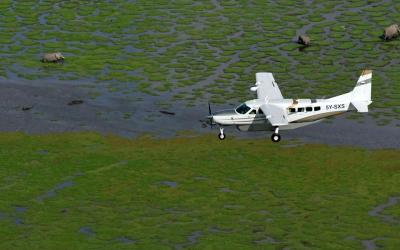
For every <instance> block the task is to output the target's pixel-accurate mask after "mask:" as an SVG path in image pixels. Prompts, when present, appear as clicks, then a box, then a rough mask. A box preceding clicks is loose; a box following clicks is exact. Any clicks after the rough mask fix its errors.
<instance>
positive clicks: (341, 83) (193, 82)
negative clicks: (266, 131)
mask: <svg viewBox="0 0 400 250" xmlns="http://www.w3.org/2000/svg"><path fill="white" fill-rule="evenodd" d="M399 10H400V4H399V3H398V1H394V0H388V1H373V0H372V1H368V3H366V2H365V1H362V0H354V1H345V2H344V1H338V0H334V1H306V2H304V1H294V0H285V1H261V0H260V1H251V3H249V2H248V1H216V0H214V1H189V0H179V1H159V0H157V1H142V0H140V1H112V0H111V1H86V2H82V1H55V0H48V1H29V0H24V1H12V0H3V1H1V3H0V32H1V36H0V56H1V61H0V79H1V77H3V78H17V79H57V80H68V81H75V80H76V81H83V82H85V83H91V84H93V85H95V86H96V85H106V86H108V90H109V91H111V92H121V93H123V94H126V95H129V94H130V93H136V92H139V93H143V94H145V95H163V96H166V100H167V101H169V102H175V101H182V102H184V103H186V104H188V105H195V104H196V103H197V102H198V101H201V100H202V101H204V100H211V101H212V102H214V103H226V102H233V101H235V102H236V101H238V100H245V99H248V98H251V97H252V94H251V93H249V91H248V87H249V86H250V85H251V84H252V83H254V81H255V79H254V75H255V73H256V72H257V71H269V72H273V73H274V74H275V77H276V79H277V82H278V83H279V84H280V85H281V88H282V91H283V93H284V95H285V96H287V97H293V98H297V97H303V98H310V97H311V98H315V97H323V96H332V95H337V94H338V93H341V92H345V91H349V90H351V89H352V88H353V86H354V84H355V83H356V80H357V78H358V75H359V73H360V72H361V70H362V69H365V68H370V69H373V70H374V72H375V73H374V80H373V86H374V88H373V100H374V104H373V106H372V108H376V109H380V111H381V112H378V113H377V115H376V116H377V117H376V118H377V119H381V120H382V119H384V120H386V123H387V122H388V121H390V120H393V119H398V118H400V110H399V105H400V102H399V100H400V84H399V82H400V73H399V72H400V70H399V67H398V64H399V52H398V51H399V46H400V39H397V40H394V41H390V42H385V41H382V40H381V39H380V38H379V36H380V35H381V34H382V33H383V28H384V27H386V26H388V25H390V24H392V23H395V22H400V15H399ZM300 33H307V34H308V35H309V36H310V37H311V39H312V46H311V47H309V48H306V49H303V50H302V49H300V48H299V45H297V44H295V43H294V41H295V40H296V36H297V35H298V34H300ZM53 51H61V52H62V53H63V54H64V55H65V56H66V58H67V59H66V62H65V64H64V65H58V64H54V65H52V64H45V65H44V64H42V63H40V62H39V59H40V58H41V55H42V54H43V53H45V52H53Z"/></svg>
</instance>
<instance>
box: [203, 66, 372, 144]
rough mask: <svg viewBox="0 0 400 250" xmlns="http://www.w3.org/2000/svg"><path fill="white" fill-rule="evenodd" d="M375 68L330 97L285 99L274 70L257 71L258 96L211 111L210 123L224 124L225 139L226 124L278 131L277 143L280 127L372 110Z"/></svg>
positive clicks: (306, 123) (255, 88) (289, 126)
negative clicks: (230, 106)
mask: <svg viewBox="0 0 400 250" xmlns="http://www.w3.org/2000/svg"><path fill="white" fill-rule="evenodd" d="M371 81H372V71H371V70H364V71H363V72H362V74H361V76H360V78H359V79H358V81H357V85H356V86H355V88H354V89H353V90H352V91H350V92H348V93H346V94H343V95H339V96H335V97H332V98H329V99H284V98H283V96H282V94H281V91H280V90H279V87H278V84H277V83H276V82H275V80H274V77H273V75H272V73H266V72H260V73H256V83H255V86H254V87H252V88H250V90H251V91H256V92H257V99H254V100H250V101H247V102H245V103H242V104H240V105H239V106H238V107H237V108H236V109H234V110H228V111H226V110H225V111H219V112H216V113H214V114H212V113H211V108H210V105H209V106H208V108H209V116H208V118H209V119H210V124H211V125H214V124H217V125H219V126H220V133H219V134H218V138H219V139H220V140H224V139H225V137H226V135H225V133H224V126H230V125H233V126H236V127H237V128H238V129H239V130H240V131H274V133H273V134H272V136H271V140H272V141H273V142H279V141H280V140H281V136H280V134H279V130H288V129H295V128H299V127H303V126H307V125H310V124H313V123H316V122H319V121H321V120H322V119H323V118H326V117H329V116H333V115H338V114H342V113H345V112H347V111H350V110H357V111H358V112H368V105H369V104H371V103H372V101H371Z"/></svg>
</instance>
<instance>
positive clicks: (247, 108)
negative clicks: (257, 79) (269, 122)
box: [236, 103, 250, 114]
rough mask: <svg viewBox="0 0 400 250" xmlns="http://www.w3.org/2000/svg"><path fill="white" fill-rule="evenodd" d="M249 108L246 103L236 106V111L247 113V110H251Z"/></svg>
mask: <svg viewBox="0 0 400 250" xmlns="http://www.w3.org/2000/svg"><path fill="white" fill-rule="evenodd" d="M249 110H250V107H249V106H247V105H246V104H245V103H243V104H241V105H240V106H239V107H237V108H236V112H238V113H239V114H246V113H247V112H249Z"/></svg>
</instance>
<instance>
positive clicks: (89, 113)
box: [0, 80, 400, 148]
mask: <svg viewBox="0 0 400 250" xmlns="http://www.w3.org/2000/svg"><path fill="white" fill-rule="evenodd" d="M0 89H1V91H0V97H1V98H0V115H1V117H3V119H1V121H0V130H1V131H8V132H15V131H19V132H25V133H31V134H45V133H49V132H67V131H96V132H100V133H103V134H107V133H113V134H118V135H121V136H125V137H130V138H132V137H136V136H140V135H142V134H144V133H149V134H152V135H153V136H155V137H160V138H162V137H171V136H175V135H176V134H179V133H180V131H192V132H195V133H215V134H217V133H218V131H217V130H218V129H217V128H215V127H214V129H213V130H212V129H210V127H208V126H205V124H204V120H205V116H206V115H207V112H208V110H207V104H206V103H199V105H196V106H195V107H186V106H185V105H184V104H183V103H181V102H177V103H175V104H169V105H167V106H165V105H160V104H159V102H160V101H161V99H162V98H160V97H146V98H143V96H142V95H141V94H135V95H133V94H132V95H131V96H121V95H119V94H115V93H114V94H112V93H107V92H104V93H103V95H102V97H101V98H100V97H97V98H92V97H91V95H90V93H91V91H92V88H91V87H88V86H87V85H86V84H84V83H75V84H72V83H63V82H54V81H23V80H19V81H10V80H2V81H1V80H0ZM73 100H85V101H84V102H83V103H80V104H77V105H68V104H69V103H70V102H71V101H73ZM24 106H32V108H31V109H30V110H22V107H24ZM234 107H235V105H234V104H232V105H230V104H224V105H212V109H213V110H218V109H226V108H234ZM161 108H164V109H166V108H167V109H168V110H169V111H170V112H174V115H169V114H163V113H160V109H161ZM379 112H380V110H377V109H372V110H371V111H370V114H368V115H360V114H354V113H348V114H346V115H342V116H338V117H334V118H332V119H329V120H326V121H324V122H321V123H317V124H314V125H311V126H309V127H305V128H300V129H297V130H291V131H282V136H283V141H292V140H298V141H299V142H302V143H323V144H331V145H353V146H362V147H366V148H399V146H400V138H399V129H400V127H399V122H398V121H397V120H396V121H392V122H391V123H389V124H380V123H379V122H377V120H375V119H373V118H372V117H371V116H374V115H375V114H376V113H379ZM354 115H356V116H357V118H356V119H353V116H354ZM226 133H227V135H228V136H229V137H230V136H235V137H240V138H265V139H266V140H269V137H270V134H271V132H268V131H265V132H240V131H237V130H236V129H235V128H234V127H232V128H228V129H227V130H226ZM216 138H217V137H216ZM228 139H229V138H228ZM291 144H293V143H288V144H285V145H282V147H291V146H293V145H291ZM294 145H295V146H296V145H301V143H294Z"/></svg>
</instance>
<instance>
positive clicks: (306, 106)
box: [213, 99, 352, 131]
mask: <svg viewBox="0 0 400 250" xmlns="http://www.w3.org/2000/svg"><path fill="white" fill-rule="evenodd" d="M263 104H264V102H262V101H261V100H259V99H254V100H250V101H247V102H245V103H243V104H241V105H240V106H239V107H237V108H236V109H233V110H224V111H220V112H217V113H215V114H214V115H213V121H214V123H216V124H219V125H222V126H230V125H234V126H237V128H238V129H239V130H241V131H263V130H266V131H273V130H274V126H272V125H271V123H270V122H269V120H268V119H267V118H268V117H266V116H265V114H264V113H263V112H262V110H261V109H260V106H261V105H263ZM244 105H245V106H244ZM268 105H273V106H276V107H279V108H281V109H282V110H283V114H282V116H284V117H283V118H284V119H286V120H287V122H288V124H287V125H281V126H280V129H282V130H287V129H294V128H298V127H303V126H306V125H310V124H313V123H315V122H318V121H320V120H321V119H323V118H326V117H329V116H334V115H338V114H342V113H345V112H347V111H349V110H352V108H351V107H350V102H349V101H343V100H342V101H338V100H330V99H283V100H277V101H274V100H271V101H269V102H268ZM241 107H242V108H241Z"/></svg>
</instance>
